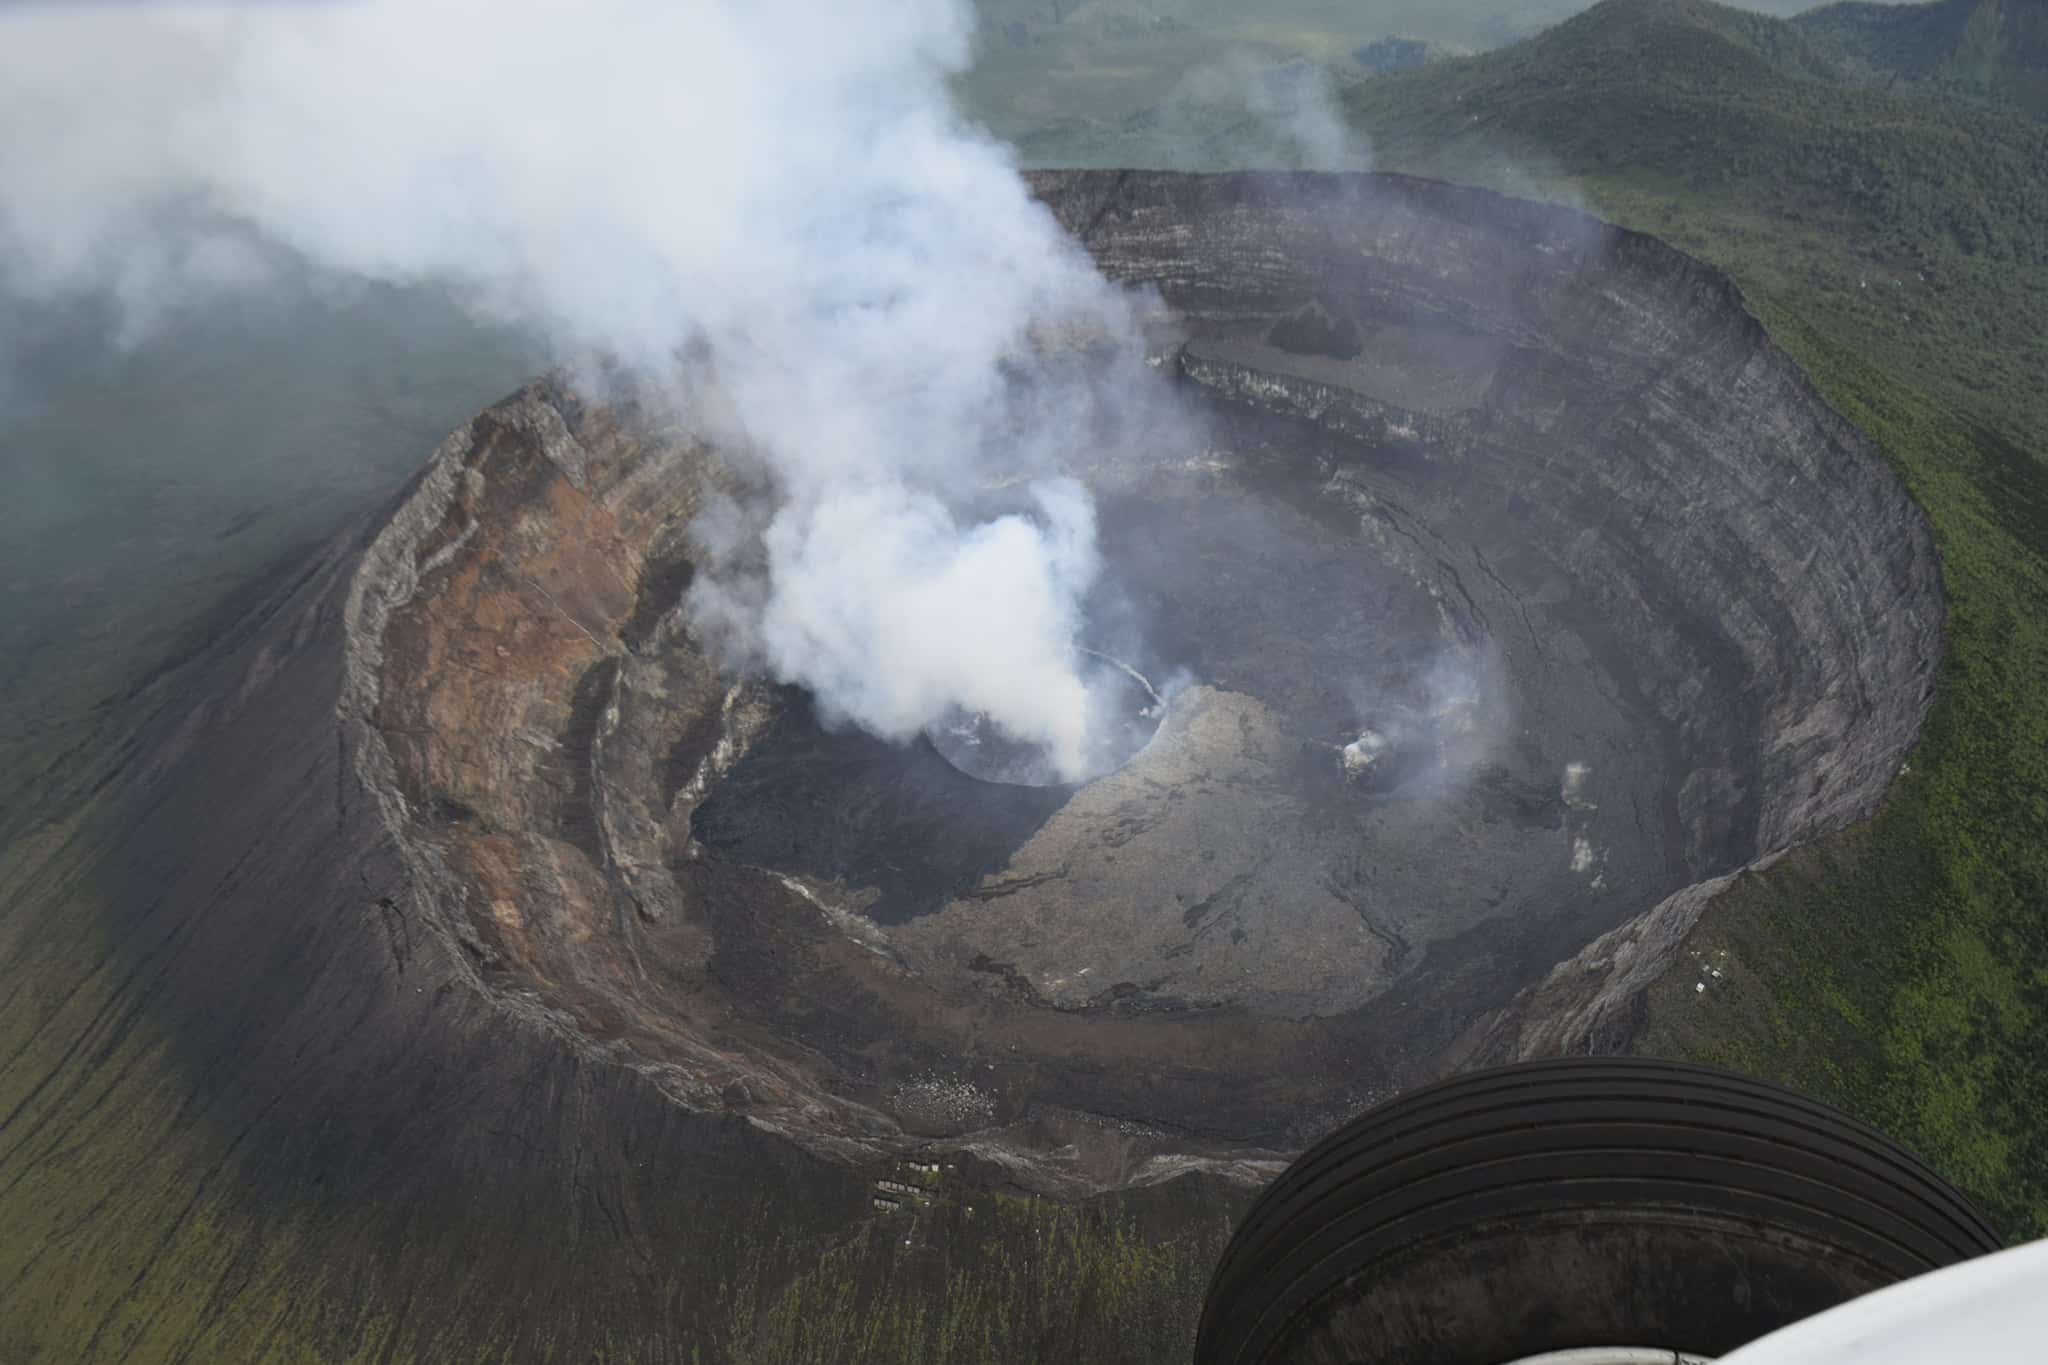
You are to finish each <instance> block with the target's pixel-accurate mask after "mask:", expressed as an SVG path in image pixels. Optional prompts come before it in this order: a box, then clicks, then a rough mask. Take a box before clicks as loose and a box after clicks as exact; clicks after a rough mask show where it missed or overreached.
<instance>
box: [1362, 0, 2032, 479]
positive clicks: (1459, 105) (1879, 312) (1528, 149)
mask: <svg viewBox="0 0 2048 1365" xmlns="http://www.w3.org/2000/svg"><path fill="white" fill-rule="evenodd" d="M1344 103H1345V107H1346V110H1347V113H1348V114H1349V116H1350V118H1351V121H1352V122H1353V124H1354V125H1355V126H1356V127H1358V128H1359V129H1360V130H1361V131H1363V132H1364V133H1366V134H1368V135H1369V136H1370V138H1371V141H1372V145H1373V148H1374V151H1375V154H1376V156H1377V158H1378V160H1379V162H1380V164H1382V165H1385V166H1398V167H1400V168H1403V169H1419V170H1424V171H1428V172H1433V173H1438V174H1444V175H1447V176H1449V177H1451V178H1458V179H1476V180H1482V181H1488V182H1493V183H1500V184H1504V185H1508V186H1515V185H1520V186H1523V187H1526V188H1531V189H1535V190H1537V191H1539V192H1541V191H1544V190H1549V191H1552V192H1558V193H1565V194H1579V195H1585V196H1588V197H1590V198H1591V199H1592V200H1593V201H1595V202H1596V203H1597V204H1598V205H1599V206H1600V208H1601V209H1602V210H1603V211H1605V212H1608V213H1610V214H1619V215H1620V216H1621V217H1623V218H1625V219H1628V220H1630V221H1633V222H1638V223H1640V224H1641V225H1643V226H1646V227H1648V228H1650V229H1651V230H1653V231H1656V232H1658V233H1659V234H1660V235H1663V236H1666V237H1669V238H1670V239H1671V240H1673V241H1675V242H1677V243H1678V244H1679V245H1682V246H1686V247H1688V248H1689V249H1692V250H1695V251H1698V252H1700V253H1702V254H1704V255H1707V256H1709V257H1711V258H1713V259H1715V260H1717V261H1719V262H1721V263H1722V264H1724V265H1727V266H1729V267H1731V268H1732V269H1734V270H1735V272H1736V273H1737V274H1738V275H1739V276H1741V277H1742V279H1743V281H1744V283H1745V284H1746V285H1748V286H1749V287H1750V288H1751V290H1752V292H1759V293H1761V294H1763V295H1766V296H1768V297H1770V298H1772V299H1774V300H1778V301H1781V302H1782V303H1783V304H1785V305H1786V306H1788V307H1789V308H1790V309H1791V310H1792V311H1793V312H1794V313H1796V314H1798V315H1799V316H1802V317H1809V318H1826V319H1827V320H1828V322H1829V324H1830V325H1831V327H1832V328H1833V330H1834V331H1835V332H1836V333H1837V334H1838V335H1841V336H1843V337H1845V338H1848V339H1851V340H1853V342H1854V344H1855V346H1856V348H1857V349H1859V350H1863V351H1867V352H1869V353H1870V354H1871V355H1873V357H1874V358H1877V359H1880V360H1882V361H1884V362H1885V363H1887V364H1890V365H1892V366H1894V367H1896V368H1897V369H1898V370H1899V371H1900V372H1901V373H1911V374H1914V375H1915V376H1916V377H1918V378H1919V379H1921V381H1922V382H1924V383H1926V384H1928V385H1929V386H1930V387H1931V388H1933V389H1934V390H1935V391H1936V392H1937V393H1939V394H1940V395H1941V396H1943V397H1945V398H1948V399H1950V400H1951V401H1954V402H1957V403H1958V404H1960V405H1962V406H1964V407H1966V408H1968V409H1970V410H1972V411H1973V412H1975V413H1976V414H1978V415H1980V416H1982V417H1983V418H1985V419H1986V420H1988V421H1990V422H1992V423H1993V424H1994V425H1997V426H1999V427H2000V428H2002V429H2004V430H2005V431H2006V432H2007V434H2009V435H2012V436H2015V437H2017V438H2020V439H2022V440H2024V439H2025V438H2026V437H2027V435H2028V433H2039V432H2042V431H2048V392H2043V390H2042V386H2040V385H2039V384H2038V383H2037V382H2036V380H2037V378H2038V376H2040V375H2041V374H2043V373H2048V325H2044V323H2048V127H2044V126H2043V125H2041V124H2038V123H2035V122H2033V121H2031V120H2027V119H2024V118H2021V117H2017V116H2013V115H2005V114H1998V113H1993V112H1990V111H1984V110H1978V109H1970V108H1964V107H1959V106H1956V105H1954V104H1951V103H1948V102H1945V101H1941V100H1936V99H1932V98H1927V97H1925V96H1921V95H1917V94H1913V93H1911V92H1887V91H1883V90H1879V89H1875V88H1871V87H1869V86H1866V85H1862V84H1859V83H1853V82H1847V81H1844V80H1843V79H1841V78H1840V77H1838V76H1836V75H1834V74H1832V68H1831V64H1830V62H1829V61H1828V59H1827V58H1826V57H1825V56H1824V55H1823V54H1822V53H1820V52H1819V51H1818V50H1817V49H1816V47H1815V45H1814V44H1813V43H1812V42H1811V41H1810V40H1809V39H1808V38H1807V36H1806V35H1805V33H1804V32H1803V30H1802V29H1801V28H1800V27H1799V26H1798V25H1796V24H1793V23H1786V22H1783V21H1778V20H1773V19H1769V18H1766V17H1764V16H1761V15H1754V14H1746V13H1741V12H1738V11H1735V10H1731V9H1726V8H1723V7H1721V6H1718V5H1710V4H1705V3H1701V2H1700V0H1608V3H1605V4H1602V5H1600V6H1598V7H1596V8H1595V9H1593V10H1591V11H1589V12H1587V13H1586V14H1583V15H1580V16H1578V17H1577V18H1574V19H1572V20H1570V21H1568V22H1566V23H1564V24H1562V25H1560V26H1558V27H1557V28H1555V29H1552V30H1550V31H1549V32H1546V33H1544V34H1541V35H1539V36H1538V37H1536V38H1534V39H1532V40H1530V41H1529V42H1526V43H1522V44H1519V45H1517V46H1515V47H1513V48H1509V49H1506V50H1504V51H1501V52H1497V53H1489V54H1486V55H1484V56H1480V57H1475V58H1471V59H1468V60H1463V61H1456V62H1447V63H1440V64H1438V65H1435V66H1432V67H1429V68H1425V69H1423V70H1421V71H1415V72H1400V73H1395V74H1393V75H1388V76H1383V77H1378V78H1375V79H1372V80H1367V81H1362V82H1359V83H1358V84H1356V85H1353V86H1352V87H1350V88H1349V89H1348V90H1347V91H1346V92H1345V96H1344Z"/></svg>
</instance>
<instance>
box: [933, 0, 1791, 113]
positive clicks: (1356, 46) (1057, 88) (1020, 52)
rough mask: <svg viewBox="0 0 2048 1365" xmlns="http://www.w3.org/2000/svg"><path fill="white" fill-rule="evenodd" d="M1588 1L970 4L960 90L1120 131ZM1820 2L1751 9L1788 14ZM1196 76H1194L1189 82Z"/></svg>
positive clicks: (1545, 22)
mask: <svg viewBox="0 0 2048 1365" xmlns="http://www.w3.org/2000/svg"><path fill="white" fill-rule="evenodd" d="M1587 3H1588V0H1519V3H1517V0H1266V3H1262V4H1253V5H1245V4H1231V3H1225V0H975V6H974V8H975V12H976V17H977V19H978V20H979V24H980V35H979V46H978V55H977V60H976V62H975V66H974V70H973V71H972V72H971V73H970V74H969V76H968V77H967V78H966V80H965V81H964V82H963V83H962V91H963V94H964V95H965V97H966V102H967V104H968V105H969V107H970V108H971V109H972V110H973V112H974V113H975V115H976V116H977V117H978V118H980V119H982V120H983V121H985V122H986V123H988V124H989V126H990V127H991V128H992V129H993V130H994V131H995V132H997V133H998V134H1000V135H1002V136H1003V137H1006V138H1011V139H1019V140H1023V141H1024V142H1025V143H1026V144H1027V149H1028V147H1029V146H1030V145H1031V144H1035V143H1039V142H1043V141H1044V140H1046V139H1047V138H1050V137H1058V136H1060V135H1062V133H1063V131H1064V132H1065V133H1067V134H1072V133H1074V132H1075V131H1077V130H1080V129H1084V128H1091V127H1094V126H1096V125H1100V124H1110V125H1114V124H1118V123H1121V122H1122V121H1123V120H1126V119H1129V118H1131V117H1133V116H1134V115H1141V114H1143V113H1145V112H1146V111H1155V112H1156V111H1157V110H1158V109H1159V108H1160V107H1161V106H1164V105H1168V104H1171V103H1174V102H1177V101H1181V100H1184V99H1187V98H1189V97H1190V95H1191V94H1193V95H1194V97H1195V98H1197V99H1199V92H1198V91H1195V92H1191V90H1190V86H1191V85H1199V84H1200V78H1199V73H1202V72H1204V71H1208V70H1210V69H1212V68H1223V69H1227V70H1235V69H1237V68H1238V67H1240V66H1242V65H1245V64H1251V65H1277V64H1282V63H1289V62H1306V63H1312V64H1314V65H1315V66H1316V67H1317V68H1319V69H1321V70H1324V71H1327V72H1328V73H1330V74H1331V75H1332V76H1333V77H1334V78H1336V79H1338V80H1342V79H1345V78H1348V77H1352V76H1359V75H1364V74H1366V73H1368V72H1372V71H1376V70H1380V69H1382V67H1383V62H1384V53H1383V52H1376V51H1375V50H1374V47H1373V45H1374V44H1378V43H1382V42H1385V41H1386V40H1388V39H1398V40H1405V41H1407V42H1412V43H1419V44H1420V45H1421V46H1422V47H1423V49H1424V50H1425V51H1426V52H1427V53H1428V55H1430V56H1432V57H1438V56H1451V55H1458V54H1465V53H1472V52H1482V51H1486V50H1488V49H1491V48H1497V47H1501V46H1503V45H1505V44H1508V43H1512V42H1516V41H1518V40H1520V39H1522V38H1526V37H1528V36H1529V35H1530V34H1532V33H1536V32H1538V31H1539V30H1541V29H1544V28H1546V27H1548V26H1550V25H1552V24H1555V23H1557V22H1559V21H1560V20H1563V19H1565V18H1568V17H1569V16H1571V15H1573V14H1576V13H1578V12H1579V11H1581V10H1583V9H1584V8H1585V7H1586V5H1587ZM1811 3H1812V0H1751V2H1750V3H1749V5H1748V8H1751V9H1755V10H1760V11H1768V12H1770V13H1773V14H1792V13H1796V12H1797V11H1799V10H1802V9H1805V8H1807V7H1808V6H1809V5H1810V4H1811ZM1191 76H1192V77H1195V79H1194V80H1192V81H1191V79H1190V78H1191Z"/></svg>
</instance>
